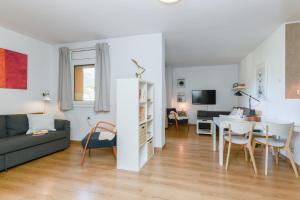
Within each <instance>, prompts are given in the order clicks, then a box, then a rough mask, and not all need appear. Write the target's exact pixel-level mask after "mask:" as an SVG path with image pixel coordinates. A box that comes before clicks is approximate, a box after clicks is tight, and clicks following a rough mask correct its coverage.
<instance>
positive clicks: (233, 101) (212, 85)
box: [167, 65, 238, 124]
mask: <svg viewBox="0 0 300 200" xmlns="http://www.w3.org/2000/svg"><path fill="white" fill-rule="evenodd" d="M167 72H168V73H172V74H173V81H170V80H169V81H168V83H169V84H170V83H172V84H173V87H170V86H169V87H168V88H173V93H172V94H173V100H172V102H173V103H169V104H173V106H175V107H177V109H180V106H181V105H180V104H177V103H176V95H177V93H178V92H185V96H186V103H185V105H184V107H185V110H186V111H187V112H188V115H189V122H190V123H192V124H196V120H197V110H207V109H208V110H211V111H230V110H231V109H232V107H234V106H236V105H237V98H236V97H235V96H234V95H233V93H232V84H233V83H235V82H237V80H238V65H219V66H199V67H180V68H173V69H172V70H167ZM178 78H185V84H186V86H185V88H177V79H178ZM192 90H216V95H217V99H216V100H217V103H216V105H208V106H207V105H192Z"/></svg>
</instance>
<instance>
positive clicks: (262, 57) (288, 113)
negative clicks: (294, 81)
mask: <svg viewBox="0 0 300 200" xmlns="http://www.w3.org/2000/svg"><path fill="white" fill-rule="evenodd" d="M261 63H265V65H266V69H267V98H266V100H263V101H262V102H261V103H255V105H254V107H255V108H256V109H258V110H261V111H262V114H263V117H264V118H266V119H274V120H280V121H293V122H295V123H296V124H300V100H289V99H285V26H284V25H282V26H281V27H280V28H279V29H278V30H276V31H275V32H274V33H273V34H272V35H271V36H270V37H269V38H268V39H266V40H265V41H264V42H263V43H262V44H261V45H260V46H259V47H258V48H257V49H255V50H254V51H253V52H251V53H250V54H249V55H248V56H247V57H246V58H244V59H243V60H242V62H241V65H240V72H239V80H240V81H241V82H245V83H246V85H247V92H249V93H251V94H252V95H253V96H255V71H256V66H257V65H259V64H261ZM253 103H254V102H253ZM239 104H240V105H241V106H247V105H248V100H247V98H245V97H241V98H239ZM294 147H295V160H296V161H297V163H298V164H300V134H297V135H295V138H294Z"/></svg>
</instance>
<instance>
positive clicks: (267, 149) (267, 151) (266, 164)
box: [265, 144, 269, 176]
mask: <svg viewBox="0 0 300 200" xmlns="http://www.w3.org/2000/svg"><path fill="white" fill-rule="evenodd" d="M268 155H269V145H268V144H266V160H265V175H266V176H267V175H268V160H269V159H268Z"/></svg>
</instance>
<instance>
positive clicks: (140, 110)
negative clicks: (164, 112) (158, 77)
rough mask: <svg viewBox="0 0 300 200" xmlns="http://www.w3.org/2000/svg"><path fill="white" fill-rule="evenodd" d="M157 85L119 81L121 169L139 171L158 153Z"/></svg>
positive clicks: (118, 161) (118, 113)
mask: <svg viewBox="0 0 300 200" xmlns="http://www.w3.org/2000/svg"><path fill="white" fill-rule="evenodd" d="M153 117H154V85H153V83H151V82H148V81H144V80H139V79H118V80H117V130H118V138H117V148H118V154H117V168H118V169H123V170H129V171H139V170H140V169H141V168H142V167H143V166H144V165H145V164H146V162H147V161H148V160H149V159H150V158H151V157H152V156H153V155H154V147H153V135H154V120H153V119H154V118H153Z"/></svg>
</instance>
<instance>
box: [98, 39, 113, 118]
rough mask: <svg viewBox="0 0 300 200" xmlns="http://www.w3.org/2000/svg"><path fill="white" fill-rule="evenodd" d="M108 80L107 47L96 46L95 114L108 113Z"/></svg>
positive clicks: (102, 45) (103, 45) (104, 44)
mask: <svg viewBox="0 0 300 200" xmlns="http://www.w3.org/2000/svg"><path fill="white" fill-rule="evenodd" d="M110 79H111V77H110V57H109V45H108V44H107V43H102V44H96V65H95V105H94V110H95V112H109V111H110Z"/></svg>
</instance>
